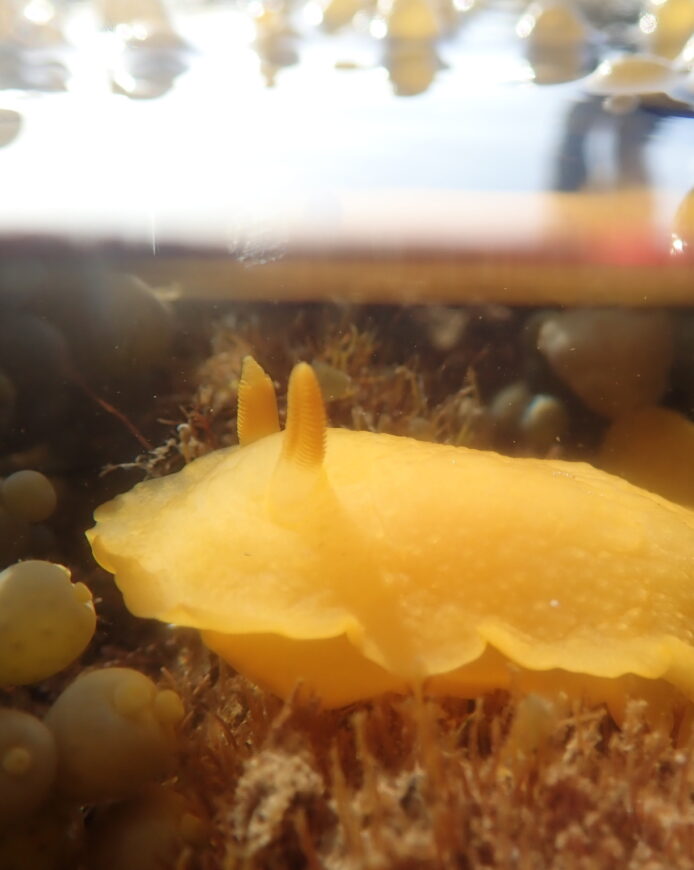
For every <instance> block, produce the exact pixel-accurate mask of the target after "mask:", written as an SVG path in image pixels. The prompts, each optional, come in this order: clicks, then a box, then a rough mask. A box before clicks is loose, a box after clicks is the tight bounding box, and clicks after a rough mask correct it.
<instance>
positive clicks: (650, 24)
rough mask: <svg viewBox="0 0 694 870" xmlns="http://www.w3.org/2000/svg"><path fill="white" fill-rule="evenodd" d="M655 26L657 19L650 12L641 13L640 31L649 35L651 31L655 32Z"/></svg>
mask: <svg viewBox="0 0 694 870" xmlns="http://www.w3.org/2000/svg"><path fill="white" fill-rule="evenodd" d="M657 27H658V19H657V18H656V17H655V15H653V14H651V13H650V12H647V13H646V14H645V15H642V16H641V18H639V30H640V31H641V33H645V34H646V35H650V34H651V33H655V31H656V29H657Z"/></svg>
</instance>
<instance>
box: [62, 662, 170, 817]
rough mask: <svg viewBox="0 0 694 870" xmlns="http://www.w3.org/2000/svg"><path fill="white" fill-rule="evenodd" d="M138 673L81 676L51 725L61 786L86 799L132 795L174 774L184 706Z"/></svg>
mask: <svg viewBox="0 0 694 870" xmlns="http://www.w3.org/2000/svg"><path fill="white" fill-rule="evenodd" d="M172 695H173V696H174V697H175V698H176V699H177V700H178V696H176V695H175V693H173V692H171V691H170V690H164V691H159V690H158V689H157V687H156V686H155V685H154V683H153V682H152V681H151V680H150V679H149V678H148V677H146V676H145V675H144V674H141V673H140V672H139V671H135V670H132V669H130V668H103V669H102V670H98V671H91V672H90V673H86V674H80V676H79V677H77V679H75V680H74V681H73V682H72V683H71V684H70V685H69V686H68V687H67V689H65V691H64V692H63V693H62V694H61V695H60V696H59V697H58V699H57V700H56V701H55V703H54V704H53V706H52V707H51V709H50V710H49V711H48V714H47V715H46V720H45V721H46V724H47V725H48V727H49V728H50V729H51V731H52V732H53V734H54V736H55V740H56V745H57V747H58V789H59V792H60V793H61V794H63V795H65V796H66V797H69V798H71V799H73V800H77V801H79V802H81V803H99V802H101V801H106V800H113V799H119V798H125V797H128V796H129V795H131V794H133V793H134V792H136V791H137V790H138V789H139V788H141V787H142V786H143V785H145V784H146V783H149V782H153V781H156V780H158V779H161V778H163V777H164V776H166V775H167V774H168V773H170V772H171V770H172V768H173V763H174V753H175V748H176V734H175V726H176V724H177V720H180V718H181V717H182V715H183V708H182V705H180V700H179V702H178V704H175V703H172V701H173V699H172V697H171V696H172Z"/></svg>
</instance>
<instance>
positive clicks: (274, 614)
mask: <svg viewBox="0 0 694 870" xmlns="http://www.w3.org/2000/svg"><path fill="white" fill-rule="evenodd" d="M238 429H239V441H240V446H239V447H232V448H227V449H223V450H219V451H216V452H214V453H211V454H209V455H207V456H204V457H202V458H200V459H197V460H195V461H193V462H191V463H190V464H189V465H187V466H186V467H185V468H184V469H183V470H182V471H180V472H179V473H177V474H173V475H170V476H168V477H164V478H160V479H156V480H150V481H145V482H143V483H140V484H138V485H137V486H135V487H134V488H133V489H132V490H131V491H129V492H127V493H125V494H123V495H121V496H118V497H116V498H115V499H113V500H112V501H110V502H108V503H106V504H104V505H102V506H101V507H100V508H98V509H97V511H96V513H95V520H96V525H95V526H94V528H92V529H91V530H90V531H89V532H88V533H87V534H88V537H89V540H90V542H91V545H92V549H93V552H94V555H95V557H96V559H97V561H98V562H99V563H100V564H101V565H102V566H103V567H104V568H106V569H107V570H108V571H110V572H112V573H113V574H114V575H115V579H116V582H117V584H118V586H119V587H120V589H121V590H122V592H123V594H124V597H125V602H126V604H127V606H128V607H129V609H130V610H131V611H132V612H133V613H135V614H136V615H139V616H143V617H154V618H157V619H160V620H163V621H166V622H170V623H176V624H179V625H186V626H191V627H194V628H197V629H200V630H201V631H202V633H203V637H204V639H205V641H206V642H207V643H208V645H209V646H210V647H211V648H212V649H214V650H216V651H217V652H219V653H220V655H222V657H223V658H225V659H227V660H228V661H229V662H230V663H231V664H233V665H234V666H235V667H237V668H238V669H239V670H240V671H241V672H243V673H246V674H247V675H248V676H250V677H251V678H253V679H255V680H256V681H258V682H259V683H260V684H261V685H264V686H266V687H268V688H270V689H272V690H273V691H275V692H277V693H278V694H280V695H283V696H285V697H286V696H288V695H289V694H291V692H292V691H293V689H294V688H295V687H296V685H297V684H299V683H302V684H304V685H305V686H307V687H308V688H309V689H311V690H313V691H314V692H315V693H316V694H317V695H318V696H319V697H320V698H321V699H322V700H323V702H324V703H325V704H326V705H327V706H339V705H342V704H346V703H349V702H351V701H354V700H359V699H362V698H368V697H370V696H373V695H375V694H378V693H380V692H382V691H388V690H394V691H399V690H402V689H405V688H407V687H408V686H413V685H417V684H424V685H425V687H431V688H432V689H433V690H435V691H436V690H438V691H445V692H450V693H452V694H457V695H462V696H472V695H475V694H477V693H478V692H480V691H485V690H489V689H493V688H509V687H511V686H512V685H513V684H514V681H515V682H516V683H518V682H519V681H520V684H526V685H529V686H533V687H534V686H540V687H542V685H543V684H544V683H547V684H550V683H552V681H555V680H556V678H557V675H560V677H561V676H562V675H563V677H565V682H567V685H568V684H570V685H572V686H574V687H575V688H576V690H577V691H580V692H583V693H587V694H588V695H593V696H595V697H596V698H599V699H600V700H604V699H609V698H611V697H612V696H613V695H614V694H615V690H614V687H613V686H612V682H614V681H615V680H616V678H619V680H616V682H619V685H620V686H622V688H620V690H619V691H620V692H622V691H623V686H625V685H627V683H628V681H629V680H632V681H633V680H636V681H637V682H638V683H639V685H641V684H642V683H643V682H644V681H654V680H659V681H664V683H665V684H670V686H672V687H674V689H675V690H676V691H677V692H679V693H681V694H682V695H684V696H685V697H687V698H689V699H694V513H692V512H691V511H689V510H687V509H686V508H682V507H679V506H677V505H674V504H671V503H670V502H668V501H666V500H665V499H663V498H660V497H658V496H656V495H654V494H651V493H649V492H647V491H645V490H641V489H639V488H637V487H635V486H633V485H631V484H629V483H627V482H626V481H624V480H622V479H620V478H618V477H614V476H612V475H610V474H607V473H605V472H602V471H599V470H597V469H595V468H593V467H592V466H590V465H588V464H585V463H575V462H564V461H554V460H544V459H543V460H538V459H517V458H509V457H505V456H501V455H499V454H496V453H492V452H487V451H478V450H472V449H468V448H464V447H452V446H446V445H440V444H430V443H423V442H418V441H415V440H413V439H410V438H404V437H398V436H391V435H385V434H374V433H370V432H352V431H349V430H344V429H333V428H328V427H327V425H326V419H325V411H324V406H323V401H322V397H321V395H320V388H319V386H318V383H317V381H316V378H315V375H314V373H313V370H312V369H311V367H310V366H308V365H307V364H305V363H300V364H299V365H297V366H296V367H295V368H294V370H293V372H292V375H291V378H290V383H289V395H288V414H287V425H286V428H285V430H284V431H279V423H278V416H277V407H276V400H275V395H274V389H273V387H272V383H271V381H270V379H269V378H268V376H267V375H266V374H265V373H264V372H263V370H262V369H261V368H260V366H258V364H257V363H256V362H255V361H254V360H252V359H251V358H248V359H247V360H246V361H245V363H244V369H243V374H242V379H241V383H240V386H239V413H238ZM625 680H626V681H627V683H625V682H624V681H625ZM524 681H525V682H524ZM620 681H621V682H620ZM617 694H619V693H617ZM613 700H614V699H613Z"/></svg>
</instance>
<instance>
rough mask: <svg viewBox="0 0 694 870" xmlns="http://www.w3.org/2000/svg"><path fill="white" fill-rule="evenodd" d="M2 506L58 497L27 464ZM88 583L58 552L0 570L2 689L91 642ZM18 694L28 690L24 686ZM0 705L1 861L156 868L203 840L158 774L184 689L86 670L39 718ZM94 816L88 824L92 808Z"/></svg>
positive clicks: (34, 516) (35, 869) (167, 769)
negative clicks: (75, 577)
mask: <svg viewBox="0 0 694 870" xmlns="http://www.w3.org/2000/svg"><path fill="white" fill-rule="evenodd" d="M0 495H1V497H2V508H3V510H4V511H6V512H7V515H8V516H9V517H11V518H12V519H13V520H15V521H16V522H17V523H26V524H31V523H37V522H42V521H44V520H46V519H48V518H49V517H50V515H51V514H52V512H53V511H54V509H55V507H56V493H55V489H54V488H53V486H52V484H51V482H50V481H49V480H48V478H46V477H45V476H44V475H43V474H41V473H40V472H37V471H34V470H29V469H27V470H23V471H18V472H16V473H14V474H11V475H10V476H9V477H7V478H6V479H5V480H3V481H2V483H1V484H0ZM95 627H96V613H95V608H94V601H93V599H92V594H91V592H90V590H89V589H88V587H87V586H86V585H85V584H84V583H81V582H73V581H72V578H71V574H70V571H69V570H68V569H67V568H65V567H64V566H63V565H60V564H56V563H54V562H49V561H44V560H38V559H27V560H25V561H19V562H15V563H13V564H11V565H9V566H8V567H7V568H6V569H5V570H4V571H2V572H1V573H0V689H2V690H3V694H4V695H6V696H7V697H8V698H9V699H12V698H13V694H16V693H19V687H24V686H29V687H30V686H35V685H36V684H39V683H41V682H42V681H45V680H47V679H49V678H52V677H54V676H55V675H57V674H60V672H61V671H64V670H65V669H66V668H68V667H69V666H70V665H71V664H73V663H74V662H75V661H76V660H77V659H78V658H79V656H80V655H81V654H82V653H83V652H84V650H85V649H86V648H87V646H88V645H89V643H90V641H91V639H92V637H93V635H94V632H95ZM17 697H21V695H19V694H17ZM18 707H21V704H19V705H18V704H16V703H15V704H13V706H0V867H2V868H3V870H26V868H29V867H31V868H32V870H59V868H71V867H74V866H77V863H78V862H82V863H81V864H80V866H85V867H86V868H94V870H96V868H99V870H126V868H127V870H138V868H151V867H154V866H158V863H157V862H159V863H161V862H164V863H165V862H166V861H167V860H169V859H172V857H173V856H175V855H176V854H177V853H178V852H179V851H180V849H181V848H182V846H183V845H185V844H186V843H194V842H197V841H198V839H199V838H200V837H201V835H202V831H203V829H202V823H201V822H200V820H199V818H198V817H197V816H196V815H195V814H194V813H192V812H191V811H190V809H189V807H188V806H187V804H186V802H185V801H184V799H183V798H182V797H181V796H180V795H178V794H177V793H176V792H175V791H173V790H171V789H170V788H169V787H167V786H165V785H162V784H161V782H162V781H163V780H165V779H166V778H168V777H170V776H171V775H172V773H173V771H174V764H175V756H176V749H177V726H178V725H179V724H180V722H181V720H182V719H183V715H184V710H183V705H182V702H181V699H180V697H179V696H178V695H177V694H176V692H174V691H173V690H172V689H169V688H158V687H157V686H156V685H155V684H154V683H153V682H152V680H150V679H149V678H148V677H147V676H145V675H144V674H142V673H140V672H138V671H136V670H133V669H130V668H123V667H104V668H101V669H96V670H84V671H82V672H81V673H79V675H78V676H77V677H75V678H74V679H73V680H71V681H70V682H68V684H67V686H66V687H65V688H63V690H62V691H61V692H60V693H59V694H58V695H57V697H56V698H55V700H54V701H53V703H52V704H51V706H50V707H49V708H48V709H47V711H45V713H44V715H43V716H42V717H39V716H36V715H33V713H30V712H28V711H24V710H22V709H19V708H18ZM85 808H89V809H90V812H91V813H92V814H93V815H94V818H93V819H92V820H91V821H90V824H89V825H88V827H87V830H86V832H85V829H84V821H83V820H84V811H85Z"/></svg>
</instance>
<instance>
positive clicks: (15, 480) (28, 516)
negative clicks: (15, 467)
mask: <svg viewBox="0 0 694 870" xmlns="http://www.w3.org/2000/svg"><path fill="white" fill-rule="evenodd" d="M0 492H1V493H2V498H3V501H4V503H5V507H6V508H7V510H8V511H9V512H10V513H11V514H12V516H13V517H15V518H16V519H18V520H23V521H24V522H26V523H42V522H43V521H44V520H47V519H48V518H49V517H50V516H51V514H52V513H53V511H54V510H55V506H56V503H57V496H56V494H55V489H54V488H53V484H52V483H51V482H50V480H49V479H48V478H47V477H46V475H45V474H41V472H40V471H33V470H32V469H29V468H27V469H25V470H23V471H15V473H14V474H11V475H10V476H9V477H6V478H5V480H4V481H3V482H2V490H0Z"/></svg>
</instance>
